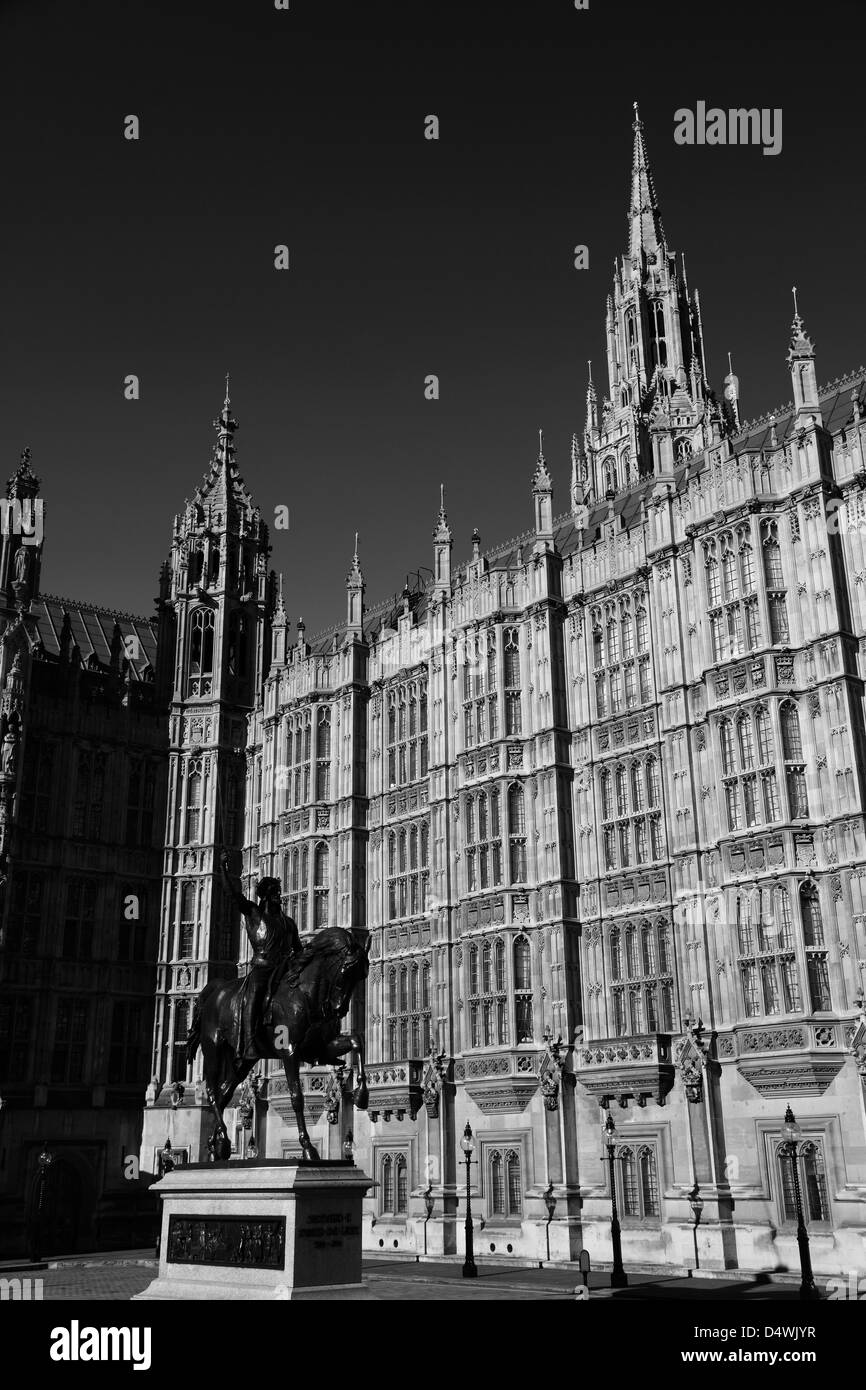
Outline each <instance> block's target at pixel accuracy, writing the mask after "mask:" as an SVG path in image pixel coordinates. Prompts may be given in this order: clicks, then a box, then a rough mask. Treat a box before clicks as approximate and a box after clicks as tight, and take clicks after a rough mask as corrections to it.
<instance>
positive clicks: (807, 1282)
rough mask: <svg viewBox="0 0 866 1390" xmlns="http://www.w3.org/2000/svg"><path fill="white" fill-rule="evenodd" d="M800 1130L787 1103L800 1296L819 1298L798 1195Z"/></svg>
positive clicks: (784, 1130)
mask: <svg viewBox="0 0 866 1390" xmlns="http://www.w3.org/2000/svg"><path fill="white" fill-rule="evenodd" d="M802 1132H803V1131H802V1130H801V1128H800V1126H799V1125H798V1124H797V1121H796V1120H795V1119H794V1112H793V1110H792V1109H791V1107H790V1105H789V1106H788V1108H787V1110H786V1111H785V1123H784V1124H783V1125H782V1133H783V1134H784V1136H785V1148H786V1150H787V1153H788V1157H789V1158H790V1160H791V1179H792V1181H793V1184H794V1202H795V1205H796V1207H797V1245H798V1247H799V1250H800V1297H801V1298H808V1299H816V1298H820V1297H821V1294H820V1292H819V1290H818V1288H817V1287H816V1285H815V1279H814V1276H813V1274H812V1256H811V1254H810V1251H809V1232H808V1231H807V1230H806V1223H805V1221H804V1220H803V1199H802V1197H801V1195H800V1174H799V1172H798V1171H797V1142H798V1140H799V1138H800V1135H801V1134H802Z"/></svg>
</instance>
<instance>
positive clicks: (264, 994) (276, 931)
mask: <svg viewBox="0 0 866 1390" xmlns="http://www.w3.org/2000/svg"><path fill="white" fill-rule="evenodd" d="M220 864H221V867H222V871H223V877H224V879H225V883H226V887H227V889H228V891H229V894H230V895H231V899H232V902H233V903H234V904H235V906H236V907H238V908H239V909H240V911H241V912H242V913H243V918H244V926H245V928H246V933H247V936H248V937H249V940H250V945H251V946H252V948H253V956H252V960H251V962H250V969H249V974H248V975H247V977H246V980H245V982H244V988H243V992H242V994H241V995H240V999H241V1001H242V1007H241V1017H240V1019H239V1020H238V1022H239V1024H240V1028H239V1035H238V1060H241V1059H242V1058H243V1057H245V1056H246V1057H254V1056H257V1055H258V1054H257V1053H256V1051H255V1040H256V1033H257V1031H258V1028H259V1024H260V1023H261V1020H262V1016H263V1014H264V1011H265V1008H266V1006H267V1003H268V1000H269V999H270V996H271V994H272V993H273V990H274V988H275V985H276V983H277V979H278V977H277V976H276V972H280V974H281V973H282V971H283V970H284V969H285V966H286V965H287V964H288V962H289V960H290V959H291V958H292V956H293V955H294V954H295V952H296V951H300V949H301V938H300V936H299V935H298V928H297V927H296V925H295V923H294V922H293V921H292V919H291V917H287V916H286V914H285V913H284V912H283V909H282V903H281V901H280V880H279V879H278V878H263V879H261V880H260V882H259V883H258V884H257V886H256V897H257V898H258V899H259V903H258V905H257V904H256V903H253V902H250V900H249V898H245V897H244V896H243V894H242V893H240V892H239V891H238V890H237V888H235V887H234V886H233V885H232V883H231V881H230V879H229V857H228V852H227V851H226V850H225V849H224V850H223V852H222V855H221V856H220Z"/></svg>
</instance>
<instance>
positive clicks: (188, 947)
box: [178, 881, 198, 960]
mask: <svg viewBox="0 0 866 1390" xmlns="http://www.w3.org/2000/svg"><path fill="white" fill-rule="evenodd" d="M197 897H198V894H197V892H196V884H195V883H194V882H191V881H190V882H187V883H184V884H183V886H182V887H181V890H180V939H179V942H178V947H179V949H178V959H179V960H190V959H191V958H192V956H193V953H194V951H195V927H196V901H197Z"/></svg>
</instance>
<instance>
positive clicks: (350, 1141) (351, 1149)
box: [343, 1129, 355, 1166]
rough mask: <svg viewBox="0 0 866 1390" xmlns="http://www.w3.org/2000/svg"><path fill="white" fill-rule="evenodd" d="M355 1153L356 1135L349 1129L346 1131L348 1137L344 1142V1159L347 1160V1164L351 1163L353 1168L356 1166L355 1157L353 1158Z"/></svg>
mask: <svg viewBox="0 0 866 1390" xmlns="http://www.w3.org/2000/svg"><path fill="white" fill-rule="evenodd" d="M354 1153H355V1136H354V1134H353V1133H352V1131H351V1130H350V1129H347V1130H346V1137H345V1139H344V1140H343V1158H344V1159H345V1161H346V1163H351V1164H352V1165H353V1166H354V1163H355V1159H354V1157H353V1155H354Z"/></svg>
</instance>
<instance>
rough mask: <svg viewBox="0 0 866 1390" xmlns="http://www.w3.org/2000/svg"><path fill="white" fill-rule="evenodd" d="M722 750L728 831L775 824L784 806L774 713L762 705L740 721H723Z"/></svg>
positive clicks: (742, 713)
mask: <svg viewBox="0 0 866 1390" xmlns="http://www.w3.org/2000/svg"><path fill="white" fill-rule="evenodd" d="M719 752H720V754H721V761H722V775H723V789H724V796H725V809H726V813H727V823H728V830H742V829H743V827H744V826H746V827H751V826H754V825H762V824H767V825H769V824H772V822H773V821H778V820H781V818H782V808H781V804H780V800H779V786H778V780H777V776H776V757H775V751H774V746H773V735H772V730H771V726H770V716H769V714H768V712H767V710H766V709H765V708H764V707H763V706H762V705H759V706H758V707H757V708H756V709H755V710H744V711H742V712H741V713H740V714H739V715H737V717H736V721H732V720H731V719H729V718H727V717H726V718H724V719H721V720H720V721H719Z"/></svg>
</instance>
